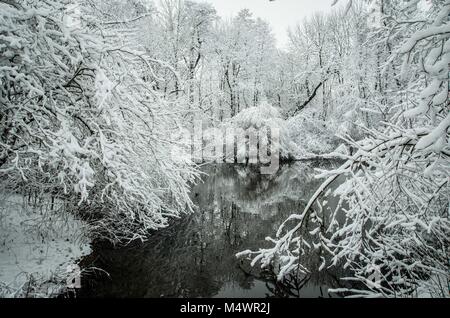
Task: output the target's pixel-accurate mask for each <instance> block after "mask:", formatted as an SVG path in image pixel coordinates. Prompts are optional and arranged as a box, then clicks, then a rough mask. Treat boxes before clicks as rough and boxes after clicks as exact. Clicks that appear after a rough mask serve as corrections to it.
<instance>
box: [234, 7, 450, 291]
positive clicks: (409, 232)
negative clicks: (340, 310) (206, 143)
mask: <svg viewBox="0 0 450 318" xmlns="http://www.w3.org/2000/svg"><path fill="white" fill-rule="evenodd" d="M370 3H371V7H365V6H361V8H360V7H357V8H353V9H352V8H350V9H349V10H350V12H349V14H350V16H351V17H353V18H358V16H360V13H358V15H357V16H355V15H353V13H354V12H355V11H357V10H362V8H364V11H361V12H364V13H365V14H364V15H363V17H364V18H365V19H366V21H371V22H372V25H371V26H369V25H365V27H366V31H367V38H366V39H365V40H364V41H365V42H364V46H365V47H366V48H364V47H363V46H355V45H353V47H352V49H353V50H359V52H358V55H361V54H363V55H364V59H365V60H366V62H367V63H365V64H364V68H367V69H365V70H361V69H359V70H357V71H356V72H358V71H364V72H372V73H366V74H365V75H367V76H364V75H363V74H359V75H358V76H364V77H361V81H360V82H359V83H358V82H357V83H358V86H359V85H363V87H362V88H359V89H358V90H359V92H358V94H361V93H363V94H364V95H363V96H362V98H363V99H362V101H363V102H364V104H365V105H364V109H361V108H360V109H359V111H366V110H367V111H369V112H370V113H373V114H376V115H377V116H378V117H379V120H378V122H366V123H365V124H361V125H360V128H361V129H362V130H363V138H361V139H359V140H354V138H352V136H351V135H349V134H347V135H344V136H343V137H344V139H345V140H346V142H347V143H348V144H350V145H352V146H353V147H354V148H355V149H356V153H355V154H354V155H348V156H345V158H346V159H347V161H346V162H345V163H344V164H343V165H342V166H341V167H339V168H338V169H335V170H333V171H321V172H320V173H319V175H318V176H317V177H319V178H325V180H326V181H324V183H323V184H322V186H320V187H319V188H318V189H317V191H316V193H315V195H313V196H312V198H311V200H310V201H309V204H308V205H307V207H306V208H305V209H304V211H303V212H301V213H298V214H293V215H292V216H290V217H289V218H288V219H287V220H286V222H285V224H284V225H283V226H282V227H281V228H280V229H279V230H278V232H277V235H276V237H275V238H268V239H269V240H270V241H272V242H273V247H272V248H269V249H261V250H259V251H256V252H250V251H247V252H244V253H243V254H241V255H245V254H247V255H253V256H254V259H253V264H255V263H257V262H259V261H260V262H261V264H262V266H263V267H264V266H268V265H269V264H273V263H274V262H275V263H277V264H279V278H280V279H282V278H283V276H284V275H286V274H288V273H290V272H292V271H295V270H300V271H308V269H307V268H305V267H304V266H303V265H302V264H304V263H305V260H303V259H302V255H307V254H306V253H307V252H306V251H308V250H309V249H317V250H319V251H321V253H322V255H323V258H322V260H323V262H322V265H321V268H322V269H324V270H325V269H326V268H328V267H330V266H338V265H339V266H344V267H346V268H350V269H351V270H352V273H353V275H352V277H349V278H348V279H349V280H353V281H356V282H359V283H361V289H359V288H355V289H353V290H344V289H343V290H337V291H341V292H351V294H352V295H356V296H370V297H377V296H378V297H379V296H394V297H412V296H432V297H446V296H447V297H448V296H449V295H448V290H449V289H448V286H449V262H448V260H449V253H450V250H449V247H450V245H449V244H450V241H449V237H450V236H449V234H450V221H449V213H450V210H449V189H450V188H449V184H448V181H449V177H450V176H449V166H450V160H449V158H450V157H449V155H450V152H449V151H450V149H449V135H448V127H449V125H450V121H449V120H450V115H449V98H448V87H449V68H448V67H449V63H450V46H449V44H450V39H449V38H450V36H449V35H450V22H449V16H450V2H449V1H447V0H445V1H432V2H431V3H428V4H427V3H424V2H421V1H408V2H404V1H371V2H370ZM328 19H329V21H332V20H333V16H330V17H328ZM317 23H318V21H317V20H314V21H312V25H316V26H317ZM309 26H311V25H309ZM305 32H308V25H304V26H303V27H299V30H298V34H297V35H298V36H299V37H303V35H304V34H305ZM359 36H362V34H359ZM371 61H372V62H373V63H374V64H373V65H372V64H371V63H370V62H371ZM332 65H333V64H332ZM349 93H351V91H349ZM353 97H354V98H355V100H357V96H352V98H353ZM355 106H358V103H356V105H354V106H352V107H355ZM361 106H363V105H361ZM344 107H345V106H344ZM338 177H341V178H342V177H344V178H345V181H344V182H343V183H342V185H340V186H339V187H338V188H337V189H336V190H335V191H333V192H331V190H328V186H329V185H330V184H331V183H332V182H333V181H334V180H336V179H337V178H338ZM330 196H339V198H340V202H341V204H340V205H339V207H338V209H336V211H335V212H334V213H332V214H331V215H325V214H324V213H322V211H323V210H324V209H323V206H324V205H326V200H327V198H328V197H330ZM339 211H343V213H344V214H345V217H344V220H343V221H342V220H341V221H340V220H339V213H342V212H339ZM308 223H309V224H315V227H314V229H313V230H312V231H311V234H312V235H314V236H315V240H314V241H313V242H306V241H305V240H304V239H303V238H302V237H301V236H300V235H299V232H300V230H301V229H302V228H304V227H305V225H306V224H308Z"/></svg>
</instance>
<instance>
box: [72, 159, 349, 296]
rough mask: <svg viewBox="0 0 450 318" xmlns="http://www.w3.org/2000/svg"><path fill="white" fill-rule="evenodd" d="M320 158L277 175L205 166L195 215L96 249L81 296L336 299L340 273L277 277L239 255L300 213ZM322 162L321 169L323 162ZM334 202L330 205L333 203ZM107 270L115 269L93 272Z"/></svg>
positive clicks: (313, 260) (315, 263)
mask: <svg viewBox="0 0 450 318" xmlns="http://www.w3.org/2000/svg"><path fill="white" fill-rule="evenodd" d="M314 167H318V164H316V163H296V164H293V165H284V166H283V167H281V168H280V170H279V172H278V173H277V174H276V175H272V176H265V175H261V174H260V173H259V170H258V169H256V168H255V167H254V168H250V167H246V166H238V165H227V164H221V165H212V166H208V167H205V169H204V171H205V172H206V173H207V174H208V176H207V177H205V178H204V182H203V183H200V184H198V185H197V186H195V187H194V188H193V189H192V199H193V201H194V203H195V204H196V205H197V208H196V213H194V214H192V215H187V216H185V217H183V218H182V219H180V220H177V221H175V222H174V224H173V225H172V226H170V227H169V228H167V229H163V230H160V231H157V232H156V233H155V234H153V235H152V236H151V237H150V239H149V241H148V242H146V243H144V244H142V243H136V244H132V245H130V246H127V247H122V248H113V247H111V246H107V245H106V246H105V245H104V244H97V245H96V246H94V251H93V253H92V254H91V255H90V256H88V257H87V258H86V259H84V260H83V263H82V264H83V267H84V268H85V269H86V273H87V274H86V275H84V276H83V278H82V289H81V291H80V292H79V295H78V296H81V297H235V298H240V297H244V298H250V297H335V295H329V294H328V293H327V289H328V288H329V287H338V286H339V284H338V278H339V277H340V276H341V275H342V273H339V272H337V271H336V270H334V271H322V272H320V273H318V272H316V271H315V270H314V269H316V268H318V267H319V264H320V263H319V257H318V256H317V255H309V256H308V257H307V260H306V261H307V263H308V265H309V268H310V269H311V270H312V273H311V274H308V275H299V276H293V277H288V278H287V279H286V280H285V281H283V282H277V280H276V275H275V274H274V273H273V272H271V271H270V270H264V271H262V270H261V269H260V268H259V267H255V268H251V267H250V266H249V264H248V262H247V261H242V260H238V259H237V258H236V257H235V254H236V253H237V252H240V251H242V250H246V249H252V250H254V249H258V248H260V247H263V246H266V244H267V243H266V241H265V237H266V236H273V235H274V233H275V232H276V230H277V228H278V226H279V225H280V224H281V222H282V221H283V220H284V219H286V218H287V217H288V216H289V214H291V213H293V212H299V211H300V210H302V209H303V208H304V206H305V205H306V203H307V201H308V198H309V196H310V195H311V194H312V193H313V192H314V191H315V190H316V189H317V187H318V185H319V183H320V181H319V180H316V179H314V178H313V175H314V170H313V169H314ZM322 167H323V166H322ZM333 204H335V203H333V202H330V205H333ZM93 267H96V268H101V269H102V270H104V271H106V272H108V273H109V277H108V276H107V275H106V274H104V273H103V272H102V271H99V270H95V269H92V268H93Z"/></svg>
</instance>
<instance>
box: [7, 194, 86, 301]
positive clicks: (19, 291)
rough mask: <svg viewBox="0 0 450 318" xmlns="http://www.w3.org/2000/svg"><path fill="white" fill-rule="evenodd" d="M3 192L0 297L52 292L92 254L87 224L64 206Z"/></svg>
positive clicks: (52, 294) (51, 293)
mask: <svg viewBox="0 0 450 318" xmlns="http://www.w3.org/2000/svg"><path fill="white" fill-rule="evenodd" d="M33 206H34V207H31V204H28V202H27V200H26V199H24V198H23V197H21V196H19V195H11V194H5V193H0V297H52V296H56V295H57V294H59V293H60V292H62V291H64V289H65V288H66V280H67V278H68V273H67V268H68V266H70V265H73V264H75V262H76V260H77V259H79V258H80V257H82V256H84V255H87V254H89V253H90V251H91V249H90V246H89V239H88V236H87V230H86V227H85V224H83V223H82V222H81V221H79V220H75V219H74V218H73V216H72V215H70V214H69V213H67V212H62V210H63V209H61V208H60V207H58V205H57V204H55V205H54V210H53V211H51V209H50V208H49V207H50V206H46V205H40V206H38V205H34V204H33Z"/></svg>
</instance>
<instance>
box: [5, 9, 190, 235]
mask: <svg viewBox="0 0 450 318" xmlns="http://www.w3.org/2000/svg"><path fill="white" fill-rule="evenodd" d="M69 3H70V2H69V1H46V2H42V1H9V2H7V3H5V2H2V3H0V6H1V10H0V11H1V16H0V23H1V27H0V29H1V30H2V31H1V33H2V36H1V38H0V44H1V45H0V50H1V60H0V69H1V73H0V76H1V95H0V96H1V106H0V107H1V115H0V116H1V117H0V120H1V144H0V145H1V154H0V168H1V174H2V178H3V179H4V180H5V185H4V186H6V187H9V188H13V189H15V190H17V191H22V192H25V193H27V192H32V193H34V192H43V193H50V194H51V195H52V196H55V197H59V198H62V199H65V200H67V201H70V202H72V203H73V205H74V207H75V206H77V207H76V209H77V210H78V211H81V212H83V214H84V217H85V218H86V219H88V220H90V222H91V225H92V230H93V231H92V232H93V234H94V235H99V236H101V237H105V238H108V239H110V240H112V241H114V242H117V241H119V240H123V239H135V238H144V237H145V235H146V234H147V233H148V230H150V229H157V228H160V227H164V226H166V225H167V220H168V219H167V218H168V217H169V216H177V215H179V213H180V212H183V211H189V208H190V204H191V203H190V200H189V197H188V187H187V183H188V182H189V181H192V180H193V178H194V177H195V173H194V170H193V169H192V165H191V162H190V161H189V159H188V157H187V156H183V155H182V154H180V156H178V157H176V158H173V157H172V156H171V153H170V152H168V151H167V149H168V148H170V147H171V146H172V144H173V141H172V140H170V139H169V137H168V136H169V135H170V131H172V130H177V129H179V127H180V123H179V120H180V118H181V117H180V116H179V114H177V109H178V105H179V104H178V101H177V100H176V99H172V100H169V99H167V98H163V97H162V95H161V93H159V92H158V91H156V90H155V89H154V88H153V86H152V82H153V83H154V82H155V81H156V80H157V79H158V76H159V75H158V74H157V71H156V69H158V70H160V69H163V70H165V71H167V72H171V73H173V75H172V76H173V77H176V76H177V74H176V73H175V72H174V70H173V69H172V68H171V67H170V66H167V65H166V64H165V63H164V62H162V61H159V60H156V59H153V58H151V57H150V56H149V55H148V54H146V52H142V51H141V50H139V47H138V46H137V45H134V43H133V40H136V38H135V37H134V36H133V35H134V32H135V31H134V29H133V26H132V25H130V24H132V22H128V21H126V19H125V22H124V20H118V18H119V15H120V12H119V13H117V12H116V13H117V16H116V17H115V18H117V20H107V18H108V19H111V15H108V14H106V13H104V12H105V11H106V9H107V3H105V4H104V7H103V8H102V9H99V7H100V6H101V3H99V2H98V3H96V5H94V4H93V3H92V2H90V1H87V2H82V1H80V2H79V3H78V7H77V8H78V10H79V12H78V14H77V12H76V10H75V11H71V10H72V9H71V6H69ZM67 18H71V19H72V20H74V21H75V22H77V21H78V23H73V22H74V21H72V23H68V22H67ZM137 43H138V42H137ZM168 109H172V111H173V113H172V112H169V111H168Z"/></svg>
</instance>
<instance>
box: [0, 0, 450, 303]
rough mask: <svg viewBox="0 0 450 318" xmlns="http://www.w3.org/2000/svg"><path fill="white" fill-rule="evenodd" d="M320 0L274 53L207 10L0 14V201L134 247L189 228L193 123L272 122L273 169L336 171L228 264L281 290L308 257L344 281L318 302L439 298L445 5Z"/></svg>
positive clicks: (177, 7)
mask: <svg viewBox="0 0 450 318" xmlns="http://www.w3.org/2000/svg"><path fill="white" fill-rule="evenodd" d="M267 1H268V0H267ZM279 1H282V0H279ZM342 1H343V2H344V3H343V5H340V6H339V4H341V2H342ZM332 2H334V3H332ZM336 2H338V1H332V0H330V6H331V5H335V6H336V7H335V8H334V9H333V10H331V12H330V13H317V14H315V15H312V16H310V17H308V18H306V19H304V20H303V21H299V23H298V24H297V25H296V26H295V27H292V28H290V30H289V41H288V44H287V46H286V48H285V49H280V48H278V47H277V44H276V39H275V37H274V35H273V33H272V30H271V27H270V25H269V24H268V22H266V21H264V20H262V19H260V18H258V17H255V16H253V15H252V13H251V12H250V11H249V10H242V11H240V12H239V13H238V14H237V15H235V16H234V17H232V18H221V17H219V15H218V14H217V13H216V10H215V9H214V7H213V6H212V5H211V4H208V3H207V2H197V1H188V0H159V1H156V0H155V1H150V0H95V1H94V0H45V1H41V0H0V92H1V94H0V180H1V181H0V182H1V187H2V196H3V195H5V194H6V193H7V194H11V195H12V194H14V195H15V196H19V197H20V198H23V200H24V201H26V202H27V203H28V204H30V205H33V204H34V206H36V204H40V207H41V211H42V207H43V206H44V207H45V210H46V211H47V210H49V211H55V212H54V213H56V214H60V213H63V211H64V212H67V211H69V213H70V215H71V216H72V217H75V218H76V219H77V220H78V219H79V220H82V221H83V222H84V223H85V224H86V229H87V230H86V233H85V235H86V236H88V237H89V238H90V239H92V240H94V239H97V240H106V241H109V242H112V243H114V244H119V245H120V244H126V243H129V242H130V241H134V240H147V239H148V233H149V232H150V231H154V230H158V229H160V228H165V227H167V226H168V225H169V224H170V221H171V220H172V219H174V218H178V217H180V216H182V215H184V214H186V213H194V212H193V211H194V203H193V202H192V201H191V197H190V188H191V186H192V184H195V183H197V182H199V180H200V178H201V175H202V174H201V172H200V171H199V169H198V163H197V162H195V161H194V160H193V159H192V156H191V150H192V149H191V148H192V147H191V143H190V140H189V139H186V138H183V137H185V136H183V134H184V132H185V131H186V130H187V131H192V130H193V129H194V122H195V121H198V120H200V121H201V122H202V124H203V128H204V129H205V131H206V132H208V130H211V129H218V131H221V129H225V128H227V127H236V128H241V129H248V128H249V127H253V128H255V129H260V128H262V127H265V126H266V125H268V123H275V124H276V125H277V127H279V129H280V130H281V135H280V138H281V146H282V148H281V150H280V153H281V157H280V159H281V160H282V161H296V160H307V159H308V158H318V157H320V156H323V157H324V158H325V157H326V158H330V157H333V158H336V159H338V160H340V162H341V164H340V165H339V166H338V168H336V169H333V170H321V171H318V172H317V175H316V177H317V178H322V179H323V180H322V181H323V183H322V185H321V186H320V187H318V188H317V189H314V191H315V194H314V195H313V196H312V197H311V198H309V202H308V204H307V205H306V208H305V209H304V210H302V211H289V212H290V214H291V216H290V217H289V218H288V219H287V220H286V221H285V222H284V223H283V225H282V226H281V227H280V228H279V230H278V231H277V233H264V235H266V236H268V238H267V240H268V241H269V242H270V244H271V247H268V248H261V249H259V250H254V251H253V250H247V251H243V252H242V253H239V254H238V255H237V256H238V257H240V258H248V259H249V260H252V264H253V265H254V266H263V267H271V268H274V267H276V268H278V269H277V275H278V279H280V280H282V279H283V277H285V276H286V275H290V274H292V273H296V272H298V271H299V272H308V271H309V270H310V269H308V268H307V266H306V265H305V264H304V260H303V259H302V256H303V255H306V254H307V253H308V251H310V250H317V251H319V253H320V255H321V259H322V264H321V265H320V270H327V269H328V268H331V267H333V266H343V267H344V268H348V269H349V270H350V271H351V276H350V277H347V278H346V279H347V280H352V281H356V282H358V284H355V285H354V286H358V287H355V288H352V289H342V290H335V292H340V293H343V294H345V295H350V296H370V297H380V296H381V297H417V296H419V297H422V296H424V295H428V296H432V297H448V296H449V294H448V292H449V280H450V220H449V215H450V205H449V195H450V184H449V180H450V144H449V127H450V113H449V110H450V105H449V85H450V83H449V74H450V72H449V65H450V1H449V0H430V1H426V0H359V1H351V0H339V2H338V4H336ZM213 131H215V130H213ZM174 153H176V155H175V156H174V155H173V154H174ZM336 180H341V183H340V185H339V186H338V187H337V188H336V189H335V190H331V189H330V187H329V186H330V185H331V184H332V183H333V182H335V181H336ZM333 196H336V197H338V198H339V204H338V207H337V208H336V209H335V210H334V211H333V212H332V213H331V214H330V215H324V214H321V213H320V211H323V210H324V206H326V204H327V201H328V200H329V199H330V197H333ZM55 206H58V208H57V209H56V208H55ZM313 207H314V209H313ZM12 211H15V210H12ZM2 213H3V214H5V213H13V212H8V209H2ZM40 215H42V213H41V214H36V218H37V219H39V218H40V217H41V216H40ZM305 224H309V225H310V226H312V227H313V228H314V229H313V230H311V231H310V236H311V237H312V239H309V240H306V239H304V237H303V235H302V234H301V232H302V227H303V226H304V225H305ZM3 242H7V240H3ZM5 244H7V243H5ZM261 246H263V242H261ZM0 255H3V254H0ZM375 270H376V271H377V274H378V276H379V277H378V279H377V281H376V282H373V280H371V277H373V273H374V271H375ZM371 275H372V276H371ZM1 287H2V286H1V284H0V291H3V289H1ZM5 290H6V289H5Z"/></svg>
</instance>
